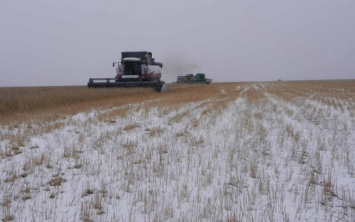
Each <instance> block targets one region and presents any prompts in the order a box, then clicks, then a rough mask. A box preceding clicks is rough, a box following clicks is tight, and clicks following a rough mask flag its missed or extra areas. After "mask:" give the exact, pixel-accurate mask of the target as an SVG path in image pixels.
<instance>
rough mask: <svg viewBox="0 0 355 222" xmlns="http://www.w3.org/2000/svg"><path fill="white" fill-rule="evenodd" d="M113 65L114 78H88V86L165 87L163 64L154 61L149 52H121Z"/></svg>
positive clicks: (161, 88)
mask: <svg viewBox="0 0 355 222" xmlns="http://www.w3.org/2000/svg"><path fill="white" fill-rule="evenodd" d="M115 66H116V76H115V78H90V79H89V82H88V87H151V88H154V89H155V90H156V91H158V92H165V91H166V89H167V88H166V84H165V82H163V81H161V69H162V67H163V64H162V63H160V62H155V60H154V58H152V53H151V52H147V51H139V52H122V57H121V62H114V63H113V67H115Z"/></svg>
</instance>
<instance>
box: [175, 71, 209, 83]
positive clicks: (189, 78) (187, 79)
mask: <svg viewBox="0 0 355 222" xmlns="http://www.w3.org/2000/svg"><path fill="white" fill-rule="evenodd" d="M211 82H212V79H207V78H206V77H205V74H204V73H197V74H196V75H195V76H194V75H193V74H187V75H185V76H178V77H177V81H176V83H193V84H196V83H204V84H210V83H211Z"/></svg>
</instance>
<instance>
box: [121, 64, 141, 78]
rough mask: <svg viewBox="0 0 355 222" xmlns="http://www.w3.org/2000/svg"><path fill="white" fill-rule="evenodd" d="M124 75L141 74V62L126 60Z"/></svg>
mask: <svg viewBox="0 0 355 222" xmlns="http://www.w3.org/2000/svg"><path fill="white" fill-rule="evenodd" d="M123 74H124V75H140V74H141V64H140V62H137V61H125V63H124V73H123Z"/></svg>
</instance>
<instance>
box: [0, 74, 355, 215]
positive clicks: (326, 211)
mask: <svg viewBox="0 0 355 222" xmlns="http://www.w3.org/2000/svg"><path fill="white" fill-rule="evenodd" d="M0 95H1V98H0V127H1V128H0V167H1V172H0V207H1V209H0V219H1V220H3V221H230V222H232V221H355V80H334V81H290V82H283V81H282V82H281V81H280V82H239V83H237V82H236V83H213V84H211V85H185V84H182V85H180V84H169V85H168V92H167V93H157V92H155V91H154V90H152V89H137V88H132V89H89V88H86V87H80V86H77V87H76V86H75V87H74V86H72V87H18V88H0Z"/></svg>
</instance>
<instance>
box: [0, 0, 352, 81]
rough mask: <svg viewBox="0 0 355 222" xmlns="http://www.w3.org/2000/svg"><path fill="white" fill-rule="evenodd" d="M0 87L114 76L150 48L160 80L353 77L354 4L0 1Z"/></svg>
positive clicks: (311, 0) (334, 0)
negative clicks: (119, 64) (128, 58)
mask: <svg viewBox="0 0 355 222" xmlns="http://www.w3.org/2000/svg"><path fill="white" fill-rule="evenodd" d="M0 28H1V34H0V76H1V77H0V87H1V86H45V85H85V84H86V83H87V81H88V79H89V78H90V77H114V75H115V69H114V68H113V67H112V62H113V61H118V60H119V59H120V56H121V51H146V50H147V51H151V52H152V53H153V57H155V59H156V60H157V61H160V62H163V63H164V67H163V78H162V79H163V80H165V81H166V82H172V81H175V80H176V76H178V75H184V74H187V73H196V72H204V73H206V75H207V76H208V77H210V78H212V79H213V81H214V82H224V81H268V80H277V79H283V80H303V79H306V80H307V79H350V78H351V79H354V78H355V1H354V0H287V1H285V0H259V1H257V0H194V1H193V0H179V1H178V0H176V1H169V0H150V1H143V0H141V1H138V0H130V1H118V0H100V1H99V0H61V1H48V0H33V1H28V0H1V1H0Z"/></svg>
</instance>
